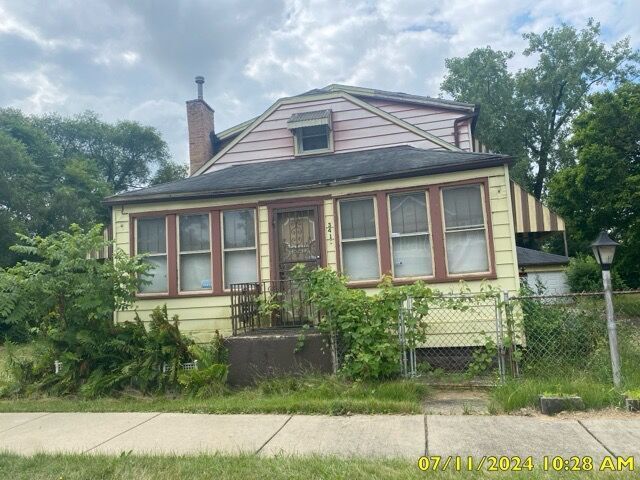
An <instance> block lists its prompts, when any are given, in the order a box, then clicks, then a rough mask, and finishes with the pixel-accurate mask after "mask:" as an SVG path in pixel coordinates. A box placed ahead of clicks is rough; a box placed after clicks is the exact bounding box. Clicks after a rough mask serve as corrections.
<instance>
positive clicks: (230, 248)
mask: <svg viewBox="0 0 640 480" xmlns="http://www.w3.org/2000/svg"><path fill="white" fill-rule="evenodd" d="M196 83H197V86H198V98H197V99H195V100H190V101H188V102H187V119H188V127H189V152H190V177H189V178H187V179H184V180H180V181H175V182H171V183H167V184H163V185H158V186H153V187H148V188H143V189H140V190H135V191H131V192H126V193H121V194H118V195H115V196H112V197H109V198H107V199H106V203H107V204H108V205H110V207H111V210H112V225H111V228H112V231H113V237H114V239H115V246H116V248H119V249H123V250H124V251H127V252H130V253H131V254H135V253H145V254H147V255H148V257H147V261H148V262H149V263H151V264H152V265H153V267H154V270H153V275H154V276H153V281H152V282H151V283H150V284H149V285H146V286H144V287H143V288H142V289H141V291H140V292H139V294H138V301H137V302H136V305H135V309H137V310H138V312H140V314H141V316H142V317H143V318H146V317H147V316H148V312H150V311H151V310H152V309H153V308H154V307H155V306H157V305H159V304H163V303H166V304H167V307H168V309H169V311H170V313H171V314H174V313H177V314H178V315H179V316H180V319H181V329H182V330H183V331H185V332H187V333H189V334H190V335H192V336H193V337H195V338H196V339H197V340H206V339H208V338H209V337H210V336H211V334H212V333H213V332H214V331H215V330H216V329H217V330H219V331H221V332H222V333H224V334H230V333H232V332H234V333H237V332H238V331H240V330H246V329H247V325H248V326H249V329H251V328H252V327H256V326H264V325H256V324H254V323H252V322H259V320H256V319H255V317H256V312H255V311H251V308H252V307H250V305H249V303H247V302H245V299H246V297H247V296H249V297H252V296H256V295H263V294H265V292H268V291H278V292H282V291H285V290H286V289H287V281H288V280H287V278H288V272H289V269H290V268H291V266H292V265H294V264H296V263H303V264H306V265H308V266H310V267H314V266H326V267H330V268H333V269H336V270H338V271H340V272H343V273H344V274H346V275H347V276H348V277H349V278H350V282H351V285H352V286H353V287H354V288H366V289H373V288H375V286H376V285H377V284H378V282H379V281H380V279H381V277H382V276H383V275H385V274H389V275H391V276H392V277H393V281H394V282H395V283H396V284H405V283H407V282H413V281H415V280H417V279H421V280H424V281H425V282H428V283H430V284H433V285H434V287H436V288H440V289H443V290H450V289H455V288H457V284H458V283H459V282H460V281H461V280H464V281H465V282H466V283H467V284H468V285H469V287H470V288H471V289H479V288H480V285H481V282H483V281H487V282H489V283H490V284H491V285H493V286H495V287H497V288H500V289H503V290H508V291H510V292H514V293H515V292H517V291H518V289H519V282H520V278H519V277H520V268H519V265H518V255H517V249H516V238H517V236H518V235H536V234H548V233H549V232H554V231H562V230H564V222H563V221H562V219H561V218H559V217H558V216H557V215H555V214H553V212H550V211H549V210H548V209H547V208H546V207H545V206H544V205H543V204H542V203H540V202H537V201H536V200H535V199H533V201H531V199H530V198H529V197H528V196H527V195H528V194H526V192H524V190H522V189H520V187H518V186H517V185H516V184H514V183H513V182H512V181H511V180H510V178H509V168H508V167H509V165H510V163H511V159H510V158H509V157H507V156H504V155H497V154H493V153H490V152H487V151H483V150H484V149H483V148H482V147H481V145H480V144H479V143H478V142H477V141H476V139H475V138H474V128H475V123H476V119H477V118H478V114H479V107H478V106H477V105H472V104H467V103H460V102H454V101H449V100H443V99H436V98H429V97H425V96H419V95H409V94H404V93H396V92H388V91H381V90H373V89H365V88H357V87H351V86H345V85H329V86H327V87H324V88H319V89H315V90H311V91H308V92H305V93H303V94H300V95H296V96H293V97H288V98H282V99H280V100H278V101H276V102H275V103H274V104H273V105H272V106H271V107H269V108H268V109H267V110H266V111H265V112H264V113H262V114H261V115H260V116H258V117H256V118H253V119H251V120H248V121H246V122H244V123H242V124H240V125H237V126H235V127H232V128H229V129H227V130H224V131H222V132H216V130H215V128H214V127H215V122H214V110H213V108H212V107H211V106H210V105H208V104H207V102H206V101H205V100H204V99H203V94H202V92H203V89H202V87H203V83H204V79H203V78H202V77H197V78H196ZM523 192H524V193H523ZM531 198H533V197H531ZM527 267H530V266H527ZM307 314H308V312H307ZM115 315H116V318H117V320H129V319H132V318H133V317H134V310H133V309H131V310H129V311H123V312H116V314H115ZM301 315H302V316H304V315H303V314H301V313H300V312H296V311H293V310H287V311H283V312H281V315H280V316H279V317H278V319H277V321H274V324H273V325H267V326H285V325H295V324H297V323H296V322H297V321H299V320H300V317H301Z"/></svg>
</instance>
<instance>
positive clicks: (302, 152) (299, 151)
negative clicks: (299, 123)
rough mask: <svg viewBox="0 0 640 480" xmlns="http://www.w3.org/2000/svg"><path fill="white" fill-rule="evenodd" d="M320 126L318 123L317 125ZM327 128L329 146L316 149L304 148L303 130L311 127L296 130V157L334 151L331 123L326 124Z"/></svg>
mask: <svg viewBox="0 0 640 480" xmlns="http://www.w3.org/2000/svg"><path fill="white" fill-rule="evenodd" d="M316 126H318V125H316ZM324 126H325V127H326V128H327V137H328V138H327V148H317V149H315V150H306V151H305V150H304V148H303V142H302V130H303V129H304V128H310V127H300V128H296V129H295V130H294V135H293V136H294V142H293V144H294V150H295V155H296V157H302V156H304V155H316V154H319V153H329V152H333V128H332V127H331V125H330V124H327V125H324Z"/></svg>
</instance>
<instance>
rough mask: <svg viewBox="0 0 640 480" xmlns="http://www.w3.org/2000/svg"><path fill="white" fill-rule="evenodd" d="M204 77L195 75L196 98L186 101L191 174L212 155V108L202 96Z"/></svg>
mask: <svg viewBox="0 0 640 480" xmlns="http://www.w3.org/2000/svg"><path fill="white" fill-rule="evenodd" d="M203 83H204V77H201V76H197V77H196V84H197V85H198V98H197V99H195V100H188V101H187V126H188V127H189V174H190V175H193V174H194V173H195V172H196V170H198V169H199V168H200V167H201V166H202V165H204V164H205V162H207V161H208V160H209V159H210V158H211V157H213V144H212V141H211V135H212V134H213V113H214V112H213V108H211V107H210V106H209V105H208V104H207V102H205V101H204V99H203V98H202V84H203Z"/></svg>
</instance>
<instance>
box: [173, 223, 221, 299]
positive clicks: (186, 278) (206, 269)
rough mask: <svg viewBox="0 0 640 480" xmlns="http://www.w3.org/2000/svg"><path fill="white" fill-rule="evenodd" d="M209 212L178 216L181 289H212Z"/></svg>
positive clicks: (182, 290)
mask: <svg viewBox="0 0 640 480" xmlns="http://www.w3.org/2000/svg"><path fill="white" fill-rule="evenodd" d="M209 221H210V219H209V213H198V214H190V215H179V216H178V232H179V234H178V251H179V252H180V254H179V255H178V272H179V275H178V286H179V290H180V292H201V291H212V290H213V282H212V278H211V274H212V270H211V239H210V238H209V233H210V231H211V229H210V227H209Z"/></svg>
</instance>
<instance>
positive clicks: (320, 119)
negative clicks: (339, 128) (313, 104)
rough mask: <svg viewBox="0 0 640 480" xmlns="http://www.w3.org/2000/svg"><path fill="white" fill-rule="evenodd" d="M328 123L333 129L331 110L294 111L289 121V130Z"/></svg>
mask: <svg viewBox="0 0 640 480" xmlns="http://www.w3.org/2000/svg"><path fill="white" fill-rule="evenodd" d="M319 125H327V126H328V127H329V129H331V110H314V111H313V112H301V113H294V114H293V115H291V117H290V118H289V120H288V121H287V127H288V128H289V130H295V129H298V128H304V127H315V126H319Z"/></svg>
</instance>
